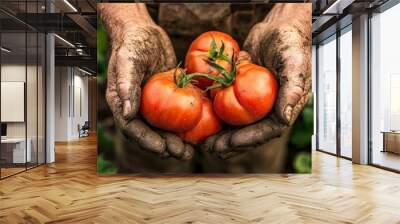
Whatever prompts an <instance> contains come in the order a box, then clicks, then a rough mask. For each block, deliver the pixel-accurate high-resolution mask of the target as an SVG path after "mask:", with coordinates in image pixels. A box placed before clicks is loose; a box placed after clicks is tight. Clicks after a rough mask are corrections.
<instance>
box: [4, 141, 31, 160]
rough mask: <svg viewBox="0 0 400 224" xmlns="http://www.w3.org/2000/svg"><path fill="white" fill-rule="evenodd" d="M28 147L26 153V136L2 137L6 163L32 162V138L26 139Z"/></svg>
mask: <svg viewBox="0 0 400 224" xmlns="http://www.w3.org/2000/svg"><path fill="white" fill-rule="evenodd" d="M26 142H27V143H28V144H27V147H26V153H25V138H6V139H1V157H2V159H3V160H5V161H6V163H25V162H31V158H32V154H31V145H32V141H31V139H30V138H28V139H27V140H26Z"/></svg>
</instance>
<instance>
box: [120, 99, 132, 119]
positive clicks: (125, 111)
mask: <svg viewBox="0 0 400 224" xmlns="http://www.w3.org/2000/svg"><path fill="white" fill-rule="evenodd" d="M122 110H123V115H124V118H128V116H129V113H130V112H131V110H132V107H131V102H130V101H129V100H125V101H124V104H123V108H122Z"/></svg>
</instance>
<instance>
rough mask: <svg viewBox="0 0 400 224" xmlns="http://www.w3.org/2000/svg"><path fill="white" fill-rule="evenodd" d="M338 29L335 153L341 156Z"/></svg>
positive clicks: (337, 31)
mask: <svg viewBox="0 0 400 224" xmlns="http://www.w3.org/2000/svg"><path fill="white" fill-rule="evenodd" d="M340 69H341V66H340V29H339V27H337V28H336V155H337V156H341V116H340V100H341V99H340V78H341V70H340Z"/></svg>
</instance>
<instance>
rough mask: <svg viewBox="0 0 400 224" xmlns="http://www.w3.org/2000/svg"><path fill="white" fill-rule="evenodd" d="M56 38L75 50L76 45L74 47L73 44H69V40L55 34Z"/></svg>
mask: <svg viewBox="0 0 400 224" xmlns="http://www.w3.org/2000/svg"><path fill="white" fill-rule="evenodd" d="M54 36H55V37H57V38H58V39H59V40H61V41H62V42H64V43H65V44H67V45H68V46H70V47H72V48H75V45H73V44H72V43H71V42H69V41H68V40H66V39H64V38H62V37H60V36H59V35H58V34H54Z"/></svg>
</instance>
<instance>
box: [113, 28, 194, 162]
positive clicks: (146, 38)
mask: <svg viewBox="0 0 400 224" xmlns="http://www.w3.org/2000/svg"><path fill="white" fill-rule="evenodd" d="M125 27H127V28H126V29H122V32H121V35H119V37H118V38H115V39H114V40H112V52H111V56H110V59H109V65H108V75H107V79H108V80H107V91H106V99H107V103H108V105H109V106H110V108H111V110H112V112H113V115H114V119H115V121H116V123H117V125H118V126H119V127H120V129H121V130H122V132H123V133H124V135H125V136H126V137H127V138H128V139H129V140H131V141H134V142H135V143H137V145H139V147H140V148H141V149H143V150H146V151H150V152H153V153H156V154H159V155H160V156H162V157H169V156H173V157H175V158H178V159H182V160H187V159H190V158H191V157H192V156H193V148H192V147H191V146H190V145H188V144H185V143H184V142H182V140H181V139H180V138H179V137H177V136H176V135H174V134H172V133H168V132H165V131H160V130H155V129H152V128H150V127H149V126H148V125H147V124H146V123H145V122H144V121H143V119H142V118H141V117H140V114H139V113H138V111H139V106H140V95H141V85H142V84H143V83H144V82H145V81H146V80H147V79H148V78H149V76H151V75H152V74H155V73H158V72H160V71H165V70H168V69H171V68H173V67H175V66H176V58H175V53H174V50H173V48H172V44H171V42H170V40H169V38H168V36H167V34H166V33H165V32H164V30H162V29H161V28H160V27H159V26H157V25H153V24H144V25H137V24H135V23H134V24H126V25H125Z"/></svg>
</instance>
